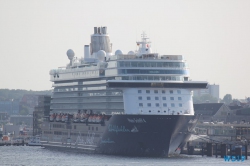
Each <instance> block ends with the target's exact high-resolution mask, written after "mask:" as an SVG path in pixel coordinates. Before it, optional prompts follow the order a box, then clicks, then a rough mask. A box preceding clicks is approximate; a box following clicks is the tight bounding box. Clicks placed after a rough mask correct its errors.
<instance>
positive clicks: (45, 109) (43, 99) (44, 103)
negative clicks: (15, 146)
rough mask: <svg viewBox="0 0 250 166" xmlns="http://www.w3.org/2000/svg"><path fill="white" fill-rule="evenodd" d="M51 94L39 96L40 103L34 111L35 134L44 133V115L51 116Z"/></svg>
mask: <svg viewBox="0 0 250 166" xmlns="http://www.w3.org/2000/svg"><path fill="white" fill-rule="evenodd" d="M50 102H51V96H45V95H40V96H38V105H37V106H36V107H35V108H34V112H33V135H34V136H35V135H40V134H41V133H42V130H41V125H42V122H43V118H44V117H49V114H50V111H51V109H50Z"/></svg>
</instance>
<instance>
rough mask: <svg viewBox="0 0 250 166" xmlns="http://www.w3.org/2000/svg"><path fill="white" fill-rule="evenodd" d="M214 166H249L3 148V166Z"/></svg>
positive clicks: (0, 155)
mask: <svg viewBox="0 0 250 166" xmlns="http://www.w3.org/2000/svg"><path fill="white" fill-rule="evenodd" d="M71 165H72V166H179V165H184V166H198V165H203V166H215V165H221V166H222V165H223V166H224V165H249V166H250V159H249V160H246V161H243V162H231V161H230V162H225V161H224V159H221V158H217V159H216V158H215V157H211V158H210V157H201V156H186V155H181V156H178V157H170V158H138V157H121V156H107V155H97V154H83V153H77V152H64V151H58V150H48V149H44V148H42V147H29V146H0V166H71Z"/></svg>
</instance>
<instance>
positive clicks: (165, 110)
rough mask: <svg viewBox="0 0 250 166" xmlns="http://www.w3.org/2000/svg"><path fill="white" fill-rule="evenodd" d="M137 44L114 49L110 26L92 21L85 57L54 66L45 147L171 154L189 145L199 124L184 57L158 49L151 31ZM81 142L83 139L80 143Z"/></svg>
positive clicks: (70, 52) (195, 85)
mask: <svg viewBox="0 0 250 166" xmlns="http://www.w3.org/2000/svg"><path fill="white" fill-rule="evenodd" d="M136 44H137V46H138V49H137V50H135V51H129V52H128V53H127V54H124V53H123V52H122V51H121V50H117V51H115V53H114V54H113V53H112V44H111V43H110V39H109V35H108V34H107V28H106V27H95V28H94V34H93V35H91V43H90V45H85V46H84V57H82V58H76V57H75V56H74V52H73V50H68V51H67V56H68V58H69V60H70V63H69V64H68V65H67V66H65V67H64V68H58V69H53V70H51V71H50V80H51V81H52V82H53V88H54V90H53V95H52V102H51V109H52V114H51V116H50V119H49V120H48V121H47V122H44V125H43V133H42V134H43V135H42V140H43V144H44V146H45V147H60V148H62V147H64V148H65V147H66V148H67V147H71V145H72V144H74V148H76V149H83V150H87V149H88V148H90V147H91V148H90V149H91V150H92V151H94V152H97V153H105V154H122V155H133V156H168V155H170V154H172V153H178V149H179V148H181V147H182V146H184V145H185V142H186V141H187V139H188V138H189V136H190V131H191V130H192V128H193V127H194V125H195V122H196V120H197V117H196V116H194V110H193V102H192V90H193V89H199V88H206V86H207V82H198V81H191V79H190V75H189V68H188V66H187V63H186V60H185V59H184V57H183V56H182V55H160V54H158V53H154V52H153V51H152V48H151V42H150V41H149V38H147V37H146V34H145V33H143V34H142V39H141V41H139V42H136ZM79 140H81V141H79Z"/></svg>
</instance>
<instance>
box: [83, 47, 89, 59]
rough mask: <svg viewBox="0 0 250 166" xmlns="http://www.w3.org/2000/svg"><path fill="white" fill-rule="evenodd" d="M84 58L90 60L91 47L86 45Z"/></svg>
mask: <svg viewBox="0 0 250 166" xmlns="http://www.w3.org/2000/svg"><path fill="white" fill-rule="evenodd" d="M84 58H90V55H89V45H84Z"/></svg>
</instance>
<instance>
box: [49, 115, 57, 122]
mask: <svg viewBox="0 0 250 166" xmlns="http://www.w3.org/2000/svg"><path fill="white" fill-rule="evenodd" d="M55 116H56V115H55V114H51V115H50V116H49V120H50V121H51V122H53V121H54V120H55Z"/></svg>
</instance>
